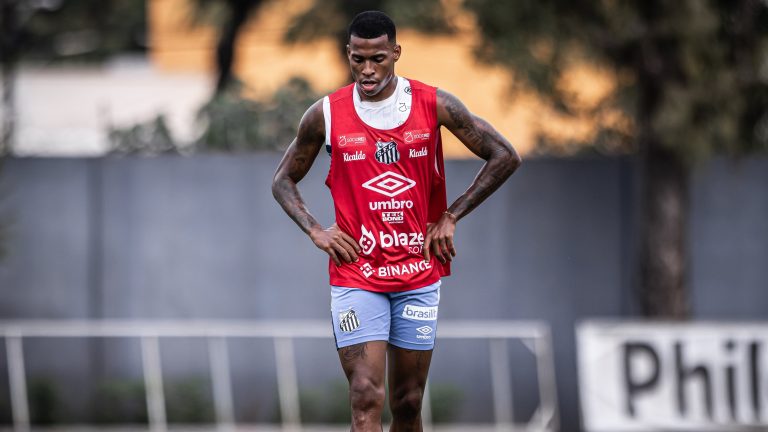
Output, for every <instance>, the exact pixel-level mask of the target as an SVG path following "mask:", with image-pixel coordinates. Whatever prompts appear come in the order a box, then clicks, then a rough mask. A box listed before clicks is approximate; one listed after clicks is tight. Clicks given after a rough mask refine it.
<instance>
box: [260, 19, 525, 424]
mask: <svg viewBox="0 0 768 432" xmlns="http://www.w3.org/2000/svg"><path fill="white" fill-rule="evenodd" d="M395 33H396V32H395V25H394V23H393V22H392V20H391V19H389V17H387V16H386V15H385V14H383V13H381V12H377V11H369V12H363V13H361V14H359V15H357V16H356V17H355V18H354V20H353V21H352V23H351V24H350V26H349V39H348V41H349V43H348V45H347V56H348V59H349V65H350V68H351V70H352V77H353V79H354V83H352V84H350V85H348V86H346V87H343V88H341V89H339V90H337V91H336V92H334V93H332V94H331V95H329V96H327V97H325V98H323V99H321V100H319V101H317V102H316V103H315V104H313V105H312V106H311V107H310V108H309V109H308V110H307V111H306V113H305V114H304V116H303V118H302V119H301V122H300V124H299V130H298V134H297V136H296V139H295V140H294V141H293V142H292V143H291V145H290V146H289V148H288V150H287V151H286V153H285V156H284V157H283V159H282V161H281V162H280V165H279V166H278V168H277V172H276V173H275V178H274V181H273V184H272V192H273V194H274V196H275V199H277V201H278V202H279V203H280V205H281V206H282V207H283V209H284V210H285V211H286V213H288V215H289V216H290V217H291V218H292V219H293V220H294V221H295V222H296V224H297V225H299V227H300V228H301V229H302V230H303V231H304V232H305V233H307V234H308V235H309V237H310V238H311V239H312V241H313V242H314V243H315V245H316V246H317V247H318V248H320V249H322V250H323V251H325V252H326V253H328V255H329V256H330V260H329V272H330V281H331V313H332V318H333V327H334V335H335V337H336V345H337V349H338V354H339V359H340V361H341V366H342V368H343V370H344V373H345V374H346V376H347V379H348V380H349V391H350V403H351V406H352V430H353V431H380V430H381V412H382V409H383V406H384V395H385V391H384V374H385V365H386V364H387V363H389V368H388V369H389V370H388V377H389V386H390V388H389V390H390V393H389V399H390V400H389V402H390V407H391V409H392V428H391V430H392V431H420V430H422V429H421V400H422V394H423V391H424V385H425V383H426V380H427V373H428V371H429V365H430V361H431V358H432V349H433V347H434V340H435V335H436V330H437V309H438V301H439V298H440V283H441V282H440V277H441V276H446V275H448V274H449V271H450V270H449V264H450V262H451V260H452V259H453V257H455V256H456V248H455V246H454V243H453V235H454V230H455V228H456V222H457V221H458V220H459V219H461V218H462V217H464V216H466V215H467V214H468V213H469V212H471V211H472V210H473V209H474V208H475V207H477V206H478V205H479V204H480V203H481V202H482V201H483V200H485V199H486V198H487V197H488V196H489V195H490V194H491V193H493V191H495V190H496V189H497V188H498V187H499V186H501V184H502V183H503V182H504V181H505V180H506V179H507V178H508V177H509V176H510V175H511V174H512V173H513V172H514V171H515V169H516V168H517V167H518V166H519V165H520V158H519V157H518V155H517V153H516V152H515V150H514V149H513V148H512V146H511V145H510V144H509V142H507V140H505V139H504V137H502V136H501V135H500V134H499V133H498V132H497V131H496V130H495V129H494V128H493V127H491V125H489V124H488V123H487V122H485V121H484V120H482V119H480V118H478V117H476V116H475V115H473V114H472V113H470V112H469V111H468V110H467V108H466V107H465V106H464V105H463V104H462V103H461V101H459V100H458V99H457V98H456V97H454V96H453V95H451V94H449V93H448V92H445V91H443V90H440V89H436V88H435V87H431V86H428V85H425V84H422V83H420V82H418V81H415V80H407V79H405V78H402V77H398V76H396V75H395V63H396V62H397V60H398V59H399V58H400V55H401V51H402V50H401V47H400V45H398V44H397V41H396V34H395ZM441 126H444V127H446V128H447V129H448V130H450V131H451V132H452V133H453V134H454V135H455V136H456V137H458V139H459V140H460V141H461V142H462V143H464V145H465V146H467V148H469V149H470V150H471V151H472V152H473V153H475V154H476V155H477V156H479V157H481V158H483V159H484V160H485V161H486V163H485V165H484V166H483V168H482V169H481V170H480V172H479V173H478V175H477V177H476V178H475V180H474V181H473V182H472V184H471V185H470V186H469V188H468V189H467V190H466V192H464V193H463V194H462V195H461V196H460V197H459V198H458V199H456V201H455V202H454V203H453V204H452V205H451V206H450V207H449V208H446V207H447V205H446V197H445V177H444V171H443V158H442V148H441V143H440V127H441ZM323 144H325V147H326V150H327V151H328V153H329V154H330V157H331V167H330V170H329V173H328V177H327V179H326V184H327V185H328V187H329V188H330V190H331V195H332V197H333V201H334V205H335V209H336V222H335V223H334V224H333V225H331V226H330V227H328V228H323V227H322V226H321V225H320V224H319V223H318V222H317V220H315V218H314V217H312V215H311V214H310V212H309V210H308V209H307V208H306V206H305V204H304V201H303V200H302V197H301V195H300V194H299V191H298V188H297V183H298V182H299V181H300V180H301V179H302V178H303V177H304V175H305V174H306V173H307V172H308V171H309V169H310V166H311V165H312V163H313V161H314V159H315V157H316V156H317V154H318V152H319V150H320V148H321V147H322V146H323ZM387 359H388V361H387Z"/></svg>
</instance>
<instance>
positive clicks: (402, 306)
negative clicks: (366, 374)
mask: <svg viewBox="0 0 768 432" xmlns="http://www.w3.org/2000/svg"><path fill="white" fill-rule="evenodd" d="M439 303H440V282H439V281H438V282H435V283H434V284H432V285H429V286H426V287H423V288H419V289H416V290H412V291H405V292H401V293H394V294H391V295H390V304H391V309H390V314H391V315H390V317H391V331H390V336H389V354H388V358H389V375H388V376H389V406H390V407H391V408H392V428H391V429H390V430H391V431H395V432H401V431H421V430H422V429H421V399H422V396H423V395H424V386H425V385H426V383H427V374H428V373H429V364H430V362H431V361H432V348H433V347H434V345H435V336H436V335H437V308H438V304H439Z"/></svg>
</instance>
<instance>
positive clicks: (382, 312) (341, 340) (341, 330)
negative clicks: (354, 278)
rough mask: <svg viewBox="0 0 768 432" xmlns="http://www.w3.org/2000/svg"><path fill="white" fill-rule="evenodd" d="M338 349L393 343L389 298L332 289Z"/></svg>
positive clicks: (363, 292)
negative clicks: (390, 333)
mask: <svg viewBox="0 0 768 432" xmlns="http://www.w3.org/2000/svg"><path fill="white" fill-rule="evenodd" d="M331 317H332V319H333V334H334V337H335V338H336V348H344V347H348V346H351V345H356V344H360V343H363V342H371V341H387V340H389V329H390V301H389V298H388V297H387V295H386V294H380V293H375V292H371V291H365V290H361V289H356V288H345V287H336V286H331Z"/></svg>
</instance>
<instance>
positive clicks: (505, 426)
mask: <svg viewBox="0 0 768 432" xmlns="http://www.w3.org/2000/svg"><path fill="white" fill-rule="evenodd" d="M490 361H491V386H492V389H493V414H494V418H495V419H496V430H511V429H512V422H513V415H512V410H513V407H512V387H511V385H510V382H511V378H510V373H509V353H508V352H507V341H506V339H491V340H490Z"/></svg>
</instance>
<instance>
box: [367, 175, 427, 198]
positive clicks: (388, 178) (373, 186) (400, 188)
mask: <svg viewBox="0 0 768 432" xmlns="http://www.w3.org/2000/svg"><path fill="white" fill-rule="evenodd" d="M414 186H416V182H415V181H413V180H411V179H409V178H408V177H405V176H403V175H400V174H397V173H394V172H392V171H387V172H385V173H384V174H380V175H377V176H376V177H374V178H372V179H370V180H368V181H367V182H365V183H363V187H364V188H366V189H368V190H372V191H374V192H378V193H380V194H382V195H385V196H388V197H390V198H392V197H395V196H397V195H400V194H401V193H403V192H405V191H407V190H408V189H410V188H412V187H414Z"/></svg>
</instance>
